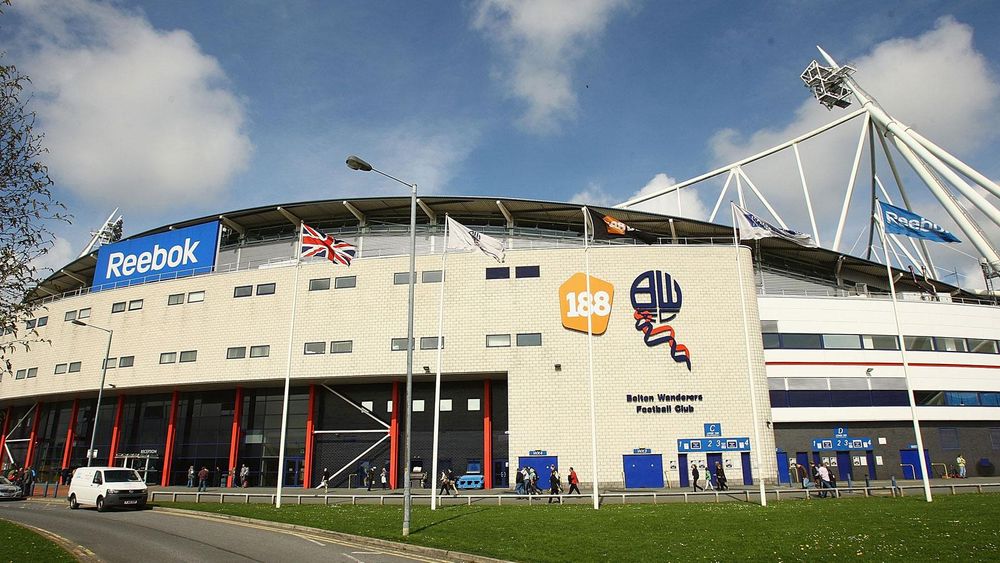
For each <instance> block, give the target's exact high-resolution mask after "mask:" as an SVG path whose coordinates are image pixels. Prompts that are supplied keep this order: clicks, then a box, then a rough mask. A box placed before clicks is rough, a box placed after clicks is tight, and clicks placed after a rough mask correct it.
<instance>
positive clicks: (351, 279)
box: [309, 276, 358, 291]
mask: <svg viewBox="0 0 1000 563" xmlns="http://www.w3.org/2000/svg"><path fill="white" fill-rule="evenodd" d="M357 285H358V278H357V276H341V277H339V278H334V279H333V287H334V288H335V289H350V288H352V287H357ZM327 289H330V278H315V279H311V280H309V291H325V290H327Z"/></svg>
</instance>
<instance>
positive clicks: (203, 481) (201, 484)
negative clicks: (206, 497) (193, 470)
mask: <svg viewBox="0 0 1000 563" xmlns="http://www.w3.org/2000/svg"><path fill="white" fill-rule="evenodd" d="M207 490H208V468H207V467H205V466H204V465H203V466H201V471H199V472H198V492H199V493H201V492H204V491H207Z"/></svg>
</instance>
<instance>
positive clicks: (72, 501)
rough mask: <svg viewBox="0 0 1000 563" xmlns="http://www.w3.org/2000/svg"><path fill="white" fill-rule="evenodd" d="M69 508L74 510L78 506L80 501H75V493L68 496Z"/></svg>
mask: <svg viewBox="0 0 1000 563" xmlns="http://www.w3.org/2000/svg"><path fill="white" fill-rule="evenodd" d="M69 508H70V510H76V509H77V508H80V503H78V502H76V495H70V496H69Z"/></svg>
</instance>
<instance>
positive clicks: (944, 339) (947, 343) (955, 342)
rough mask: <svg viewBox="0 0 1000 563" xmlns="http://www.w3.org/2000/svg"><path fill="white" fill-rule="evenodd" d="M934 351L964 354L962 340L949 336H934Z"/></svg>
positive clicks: (964, 349)
mask: <svg viewBox="0 0 1000 563" xmlns="http://www.w3.org/2000/svg"><path fill="white" fill-rule="evenodd" d="M934 349H935V350H937V351H938V352H966V351H968V348H966V347H965V339H964V338H952V337H950V336H935V337H934Z"/></svg>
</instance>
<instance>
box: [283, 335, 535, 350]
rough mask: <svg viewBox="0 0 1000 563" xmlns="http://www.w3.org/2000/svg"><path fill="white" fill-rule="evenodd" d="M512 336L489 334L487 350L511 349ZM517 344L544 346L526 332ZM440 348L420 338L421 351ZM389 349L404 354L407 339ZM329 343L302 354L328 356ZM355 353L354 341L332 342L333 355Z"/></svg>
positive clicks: (308, 346)
mask: <svg viewBox="0 0 1000 563" xmlns="http://www.w3.org/2000/svg"><path fill="white" fill-rule="evenodd" d="M510 340H511V339H510V335H509V334H488V335H486V347H487V348H505V347H506V348H509V347H510ZM516 342H517V345H518V346H541V345H542V334H541V333H540V332H526V333H520V334H518V335H517V336H516ZM437 347H438V337H436V336H424V337H421V338H420V349H421V350H436V349H437ZM441 348H444V337H442V338H441ZM389 349H390V350H392V351H393V352H402V351H405V350H406V338H393V339H392V341H391V342H390V345H389ZM326 351H327V343H326V342H306V343H305V345H304V347H303V350H302V353H303V354H305V355H306V356H316V355H320V354H326ZM353 351H354V341H353V340H334V341H332V342H330V353H331V354H350V353H351V352H353Z"/></svg>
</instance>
